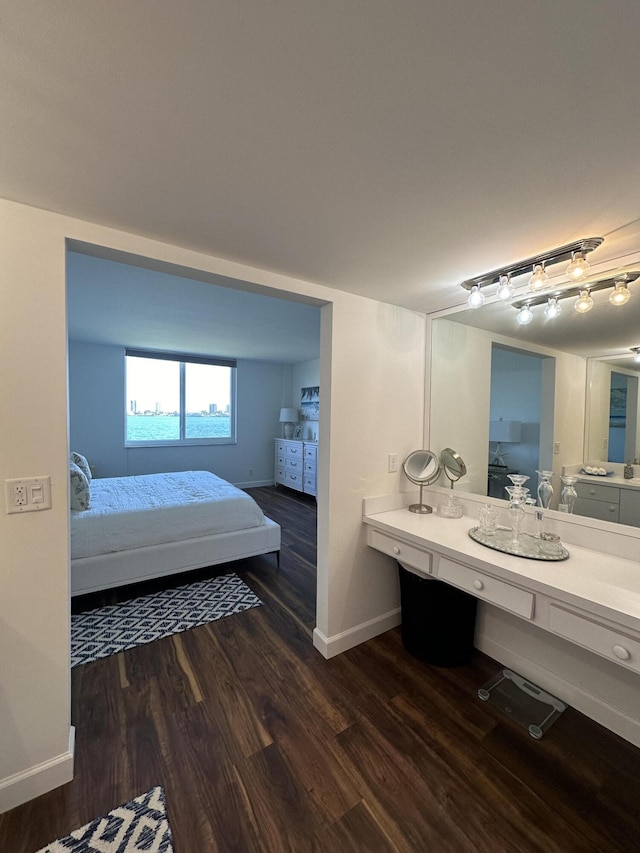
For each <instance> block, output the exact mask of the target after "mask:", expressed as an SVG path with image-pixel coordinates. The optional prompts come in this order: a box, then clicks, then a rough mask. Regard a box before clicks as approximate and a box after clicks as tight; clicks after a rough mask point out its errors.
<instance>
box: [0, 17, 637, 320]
mask: <svg viewBox="0 0 640 853" xmlns="http://www.w3.org/2000/svg"><path fill="white" fill-rule="evenodd" d="M0 24H1V27H0V75H1V78H2V81H3V83H2V86H1V87H0V114H1V115H2V121H1V122H0V152H2V153H1V156H0V195H2V196H4V197H6V198H9V199H14V200H17V201H21V202H25V203H27V204H31V205H35V206H37V207H42V208H46V209H49V210H54V211H60V212H63V213H66V214H69V215H72V216H75V217H79V218H82V219H86V220H90V221H95V222H99V223H103V224H106V225H112V226H115V227H117V228H121V229H125V230H131V231H134V232H136V233H139V234H143V235H148V236H150V237H154V238H157V239H160V240H163V241H168V242H171V243H176V244H180V245H184V246H187V247H191V248H194V249H197V250H201V251H205V252H209V253H212V254H214V255H217V256H220V257H223V258H228V259H232V260H236V261H240V262H243V263H246V264H249V265H252V266H257V267H260V268H264V269H268V270H274V271H278V272H282V273H286V274H289V275H292V276H296V277H299V278H303V279H307V280H310V281H315V282H320V283H323V284H326V285H329V286H332V287H335V288H339V289H342V290H346V291H352V292H354V293H359V294H363V295H369V296H372V297H374V298H377V299H380V300H383V301H387V302H392V303H396V304H399V305H404V306H407V307H409V308H413V309H417V310H432V309H436V308H441V307H445V306H447V305H449V304H451V303H453V302H457V301H459V300H460V292H459V291H460V288H458V287H457V285H458V283H459V282H460V281H461V280H463V279H465V278H467V277H470V276H472V275H476V274H479V273H481V272H484V271H486V270H488V269H492V268H495V267H497V266H500V265H502V264H504V263H508V262H510V261H515V260H517V259H520V258H524V257H527V256H530V255H533V254H535V253H536V252H538V251H542V250H544V249H549V248H552V247H554V246H558V245H561V244H564V243H568V242H570V241H572V240H574V239H577V238H581V237H587V236H604V237H605V243H604V245H603V246H602V247H601V248H600V249H598V250H597V253H598V256H599V258H601V259H604V258H606V257H609V256H610V257H615V256H617V255H621V254H624V253H626V252H632V251H637V250H638V249H640V229H639V227H638V225H639V223H640V202H639V199H640V168H639V166H640V163H639V150H640V149H639V145H638V140H639V139H640V102H639V101H640V86H639V81H640V50H638V34H639V33H640V3H638V2H637V1H636V0H614V2H612V0H562V2H558V0H538V2H535V3H533V2H531V0H482V2H477V0H447V2H440V3H435V2H425V0H422V2H420V0H393V2H391V0H367V2H363V0H323V2H317V0H272V2H259V0H234V2H223V0H210V1H209V2H202V0H180V2H175V0H135V2H131V0H92V2H91V3H87V2H86V0H65V2H64V3H52V2H50V0H24V2H19V3H18V2H15V0H0Z"/></svg>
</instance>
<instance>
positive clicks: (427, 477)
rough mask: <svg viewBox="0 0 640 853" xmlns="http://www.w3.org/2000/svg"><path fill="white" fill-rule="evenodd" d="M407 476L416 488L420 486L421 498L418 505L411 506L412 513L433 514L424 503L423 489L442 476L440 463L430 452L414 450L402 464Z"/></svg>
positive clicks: (431, 509) (430, 508)
mask: <svg viewBox="0 0 640 853" xmlns="http://www.w3.org/2000/svg"><path fill="white" fill-rule="evenodd" d="M402 470H403V471H404V473H405V476H406V477H407V479H408V480H410V481H411V482H412V483H415V485H416V486H420V497H419V499H418V503H417V504H411V506H410V507H409V510H410V511H411V512H419V513H422V514H425V513H429V512H433V508H432V507H430V506H428V505H427V504H424V503H423V501H422V489H423V488H424V487H425V486H429V485H431V483H435V481H436V480H437V479H438V477H439V476H440V461H439V459H438V457H437V456H436V455H435V453H432V452H431V451H430V450H414V451H413V453H410V454H409V455H408V456H407V458H406V459H405V460H404V462H403V463H402Z"/></svg>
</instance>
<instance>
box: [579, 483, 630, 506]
mask: <svg viewBox="0 0 640 853" xmlns="http://www.w3.org/2000/svg"><path fill="white" fill-rule="evenodd" d="M575 489H576V492H577V493H578V498H585V499H586V500H589V501H606V502H607V503H610V504H618V503H620V489H619V488H618V486H607V485H605V484H604V483H586V482H584V481H582V480H581V481H578V482H577V483H576V485H575Z"/></svg>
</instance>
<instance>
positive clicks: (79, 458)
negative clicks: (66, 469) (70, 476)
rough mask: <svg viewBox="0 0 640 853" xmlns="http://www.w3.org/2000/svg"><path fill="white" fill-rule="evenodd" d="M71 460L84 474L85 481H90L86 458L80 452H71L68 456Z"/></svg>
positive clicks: (89, 469)
mask: <svg viewBox="0 0 640 853" xmlns="http://www.w3.org/2000/svg"><path fill="white" fill-rule="evenodd" d="M69 459H70V460H71V462H75V464H76V465H77V466H78V468H79V469H80V470H81V471H82V473H83V474H84V476H85V477H86V478H87V482H89V483H90V482H91V468H90V467H89V463H88V462H87V460H86V458H85V457H84V456H83V455H82V454H81V453H74V452H73V451H72V452H71V456H70V457H69Z"/></svg>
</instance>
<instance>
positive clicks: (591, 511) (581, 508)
mask: <svg viewBox="0 0 640 853" xmlns="http://www.w3.org/2000/svg"><path fill="white" fill-rule="evenodd" d="M612 491H616V492H619V491H620V490H619V489H615V490H612ZM573 511H574V513H575V514H576V515H584V516H586V517H587V518H599V519H600V520H601V521H618V519H619V517H620V505H619V504H618V503H617V502H615V503H612V502H607V501H596V500H587V499H586V498H578V500H577V501H576V503H575V506H574V508H573Z"/></svg>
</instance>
